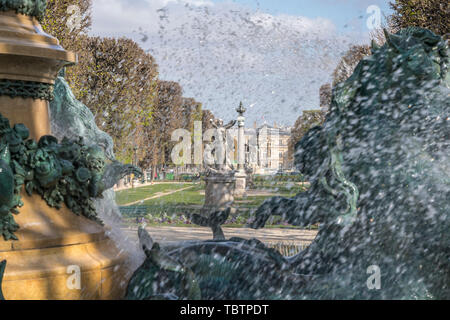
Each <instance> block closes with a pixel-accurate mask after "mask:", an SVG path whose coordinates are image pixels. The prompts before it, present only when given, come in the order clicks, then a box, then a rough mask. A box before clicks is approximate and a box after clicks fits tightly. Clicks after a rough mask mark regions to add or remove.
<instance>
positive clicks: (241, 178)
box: [234, 171, 247, 197]
mask: <svg viewBox="0 0 450 320" xmlns="http://www.w3.org/2000/svg"><path fill="white" fill-rule="evenodd" d="M235 179H236V183H235V188H234V196H235V197H242V196H245V194H246V188H247V174H246V173H245V172H244V171H238V172H237V173H236V174H235Z"/></svg>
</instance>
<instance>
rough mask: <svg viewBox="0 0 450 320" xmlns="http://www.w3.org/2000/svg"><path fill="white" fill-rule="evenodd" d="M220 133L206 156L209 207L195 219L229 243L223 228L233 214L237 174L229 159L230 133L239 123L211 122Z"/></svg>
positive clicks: (208, 148)
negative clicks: (227, 135)
mask: <svg viewBox="0 0 450 320" xmlns="http://www.w3.org/2000/svg"><path fill="white" fill-rule="evenodd" d="M211 123H212V125H213V127H214V128H215V129H216V133H215V135H214V137H213V143H212V145H213V147H211V146H206V147H205V154H204V165H205V178H204V180H205V183H206V186H205V203H204V205H203V208H202V210H201V213H200V214H193V215H191V218H192V221H193V222H194V223H195V224H198V225H201V226H205V227H210V228H211V229H212V230H213V237H214V239H216V240H220V239H225V236H224V234H223V231H222V229H221V227H220V225H221V224H223V223H224V222H225V221H226V220H227V219H228V216H229V215H230V213H231V212H232V211H233V209H232V207H231V206H232V204H233V202H234V196H233V192H234V186H235V181H236V180H235V177H234V174H235V171H234V168H233V165H232V164H231V161H230V159H229V158H228V157H227V140H226V130H228V129H231V128H232V127H233V126H234V125H235V124H236V121H231V122H229V123H228V124H227V125H224V124H223V121H222V120H221V119H218V120H215V121H211Z"/></svg>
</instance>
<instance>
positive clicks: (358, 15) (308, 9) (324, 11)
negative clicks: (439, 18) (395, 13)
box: [212, 0, 392, 31]
mask: <svg viewBox="0 0 450 320" xmlns="http://www.w3.org/2000/svg"><path fill="white" fill-rule="evenodd" d="M212 1H213V2H224V0H212ZM232 2H235V3H239V4H242V5H246V6H249V7H252V8H255V9H259V10H261V11H263V12H267V13H270V14H273V15H278V14H289V15H297V16H306V17H309V18H317V17H323V18H327V19H330V20H332V21H333V22H334V23H335V24H336V26H337V27H338V28H339V29H340V30H342V31H345V29H346V28H347V27H348V25H349V24H351V23H352V21H355V20H357V21H358V22H359V25H360V27H361V29H364V28H365V18H366V17H367V16H368V14H367V12H366V9H367V7H368V6H370V5H377V6H378V7H380V9H381V11H382V12H383V13H385V14H386V15H389V14H391V13H392V10H391V9H390V7H389V1H386V0H233V1H232ZM346 26H347V27H346Z"/></svg>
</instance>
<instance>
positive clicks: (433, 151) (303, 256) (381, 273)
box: [126, 28, 450, 299]
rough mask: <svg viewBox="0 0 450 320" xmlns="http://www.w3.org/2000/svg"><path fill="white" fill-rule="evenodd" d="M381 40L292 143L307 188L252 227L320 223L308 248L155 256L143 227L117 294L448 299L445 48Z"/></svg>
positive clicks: (415, 39)
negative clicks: (320, 121) (137, 263)
mask: <svg viewBox="0 0 450 320" xmlns="http://www.w3.org/2000/svg"><path fill="white" fill-rule="evenodd" d="M386 39H387V42H386V44H385V45H383V46H382V47H378V46H376V45H373V48H372V55H371V56H369V57H366V58H364V59H363V60H362V61H361V62H360V63H359V64H358V66H357V67H356V69H355V71H354V73H353V75H352V76H351V77H350V78H349V79H348V80H347V81H345V82H343V83H341V84H340V85H338V86H337V87H336V88H335V90H334V92H333V98H332V104H331V108H330V111H329V113H328V115H327V118H326V121H325V124H324V125H323V126H321V127H315V128H313V129H311V130H310V131H309V132H308V133H307V134H306V136H305V137H304V138H303V139H302V140H301V141H300V142H299V143H298V144H297V147H296V154H295V159H296V166H297V168H298V169H299V170H300V171H301V172H302V173H303V174H304V175H305V176H306V178H307V179H308V180H309V181H310V183H311V186H310V188H309V189H308V190H307V191H306V192H302V193H300V194H298V195H297V196H296V197H294V198H291V199H286V198H281V197H276V198H273V199H270V200H267V201H266V202H265V203H264V204H263V205H262V206H261V207H260V208H259V209H258V210H257V211H256V212H255V216H254V221H253V222H252V223H251V224H250V226H251V227H253V228H262V227H263V226H264V225H265V223H266V221H267V220H268V219H269V217H270V216H271V215H279V216H281V217H282V218H283V220H284V221H286V222H288V223H289V224H291V225H296V226H309V225H312V224H315V223H321V225H320V229H319V233H318V236H317V238H316V239H315V240H314V242H313V243H312V244H311V245H310V246H309V247H308V248H307V249H305V250H304V251H302V252H300V253H299V254H297V255H296V256H293V257H291V258H286V257H283V256H281V255H280V254H279V253H278V252H276V251H275V250H272V249H269V248H267V247H265V246H264V244H262V243H261V242H259V241H257V240H243V239H238V238H232V239H230V240H227V241H225V240H222V241H205V242H197V243H189V244H185V245H182V246H180V247H178V248H170V249H166V250H165V249H162V248H160V247H159V245H158V244H157V243H153V242H152V241H144V240H145V239H147V240H148V239H150V237H149V236H148V235H146V236H145V237H144V236H143V234H145V231H144V230H141V239H142V240H141V245H142V247H143V249H144V252H145V254H146V256H147V258H146V260H145V262H144V263H143V264H142V266H141V267H140V268H138V270H136V271H135V273H134V274H133V277H132V278H131V280H130V283H129V286H128V289H127V296H126V297H127V298H129V299H450V286H449V284H450V264H449V261H450V252H449V248H450V238H449V230H450V219H449V218H450V217H449V214H450V203H449V201H448V199H449V196H450V193H449V190H450V189H449V186H450V176H449V172H450V170H449V169H450V168H449V163H450V161H449V159H448V155H449V147H450V145H449V141H450V126H449V115H448V113H449V110H450V100H449V99H448V96H449V86H450V73H449V70H448V64H449V47H448V43H447V42H446V41H445V40H444V39H442V38H441V37H439V36H437V35H435V34H433V33H432V32H431V31H428V30H425V29H421V28H407V29H404V30H401V31H400V32H398V33H397V34H388V33H387V32H386Z"/></svg>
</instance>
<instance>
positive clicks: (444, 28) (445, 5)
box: [390, 0, 450, 39]
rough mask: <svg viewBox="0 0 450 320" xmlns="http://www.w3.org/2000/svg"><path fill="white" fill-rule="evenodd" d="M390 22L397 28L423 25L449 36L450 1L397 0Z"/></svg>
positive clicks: (446, 36) (392, 6) (393, 3)
mask: <svg viewBox="0 0 450 320" xmlns="http://www.w3.org/2000/svg"><path fill="white" fill-rule="evenodd" d="M390 6H391V8H392V10H394V14H393V15H392V16H391V17H390V24H392V26H393V27H395V28H396V29H402V28H406V27H410V26H415V27H422V28H426V29H429V30H431V31H433V32H434V33H436V34H439V35H442V36H444V37H445V38H446V39H448V38H449V34H450V2H448V1H445V0H395V1H393V2H391V3H390Z"/></svg>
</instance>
